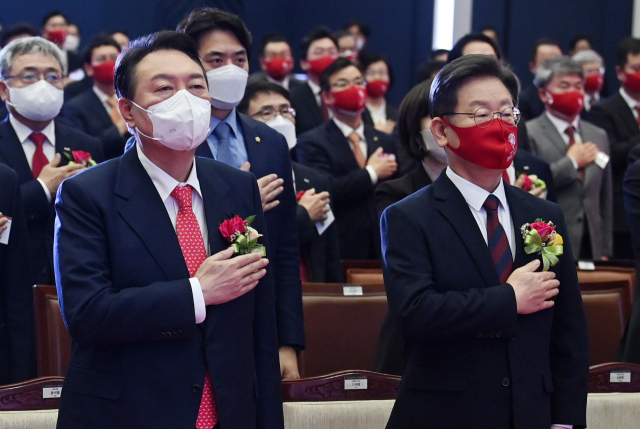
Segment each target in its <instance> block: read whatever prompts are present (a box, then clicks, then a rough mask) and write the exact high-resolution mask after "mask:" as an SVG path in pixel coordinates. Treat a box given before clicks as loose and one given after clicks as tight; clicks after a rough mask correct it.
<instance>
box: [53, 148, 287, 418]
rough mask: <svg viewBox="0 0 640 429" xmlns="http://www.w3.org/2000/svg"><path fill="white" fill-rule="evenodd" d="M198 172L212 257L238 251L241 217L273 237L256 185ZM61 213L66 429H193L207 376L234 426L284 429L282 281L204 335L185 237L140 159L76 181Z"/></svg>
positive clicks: (217, 319) (234, 308)
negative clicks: (231, 225) (235, 227)
mask: <svg viewBox="0 0 640 429" xmlns="http://www.w3.org/2000/svg"><path fill="white" fill-rule="evenodd" d="M195 162H196V165H197V172H198V180H199V181H200V184H201V189H202V196H203V200H204V208H205V214H206V218H207V227H208V231H209V246H210V250H211V254H215V253H218V252H220V251H222V250H224V249H226V248H227V247H228V246H229V244H228V243H227V242H226V241H225V240H224V238H223V237H222V235H221V234H220V233H219V232H218V225H219V224H220V223H221V222H223V221H224V220H225V219H229V218H230V217H231V216H232V215H233V214H237V215H239V216H241V217H242V218H246V217H248V216H250V215H257V217H256V220H255V222H254V223H253V226H254V227H255V228H256V229H257V230H258V231H265V229H266V225H265V221H264V217H263V215H262V204H261V201H260V193H259V190H258V187H257V184H256V182H255V178H254V177H253V176H252V175H251V174H249V173H246V172H241V171H239V170H237V169H234V168H231V167H228V166H226V165H223V164H221V163H218V162H216V161H212V160H207V159H202V158H199V157H196V161H195ZM56 211H57V214H58V219H59V221H58V222H57V224H56V278H57V280H58V295H59V297H60V307H61V310H62V314H63V317H64V320H65V323H66V325H67V328H68V330H69V333H70V334H71V337H72V339H73V353H72V358H71V365H70V367H69V370H68V372H67V375H66V378H65V384H64V389H63V391H64V393H63V394H62V402H61V405H60V413H59V417H58V428H71V427H83V428H84V427H91V428H114V427H175V428H178V427H182V428H187V427H193V426H195V421H196V418H197V415H198V409H199V407H200V401H201V397H202V388H201V386H202V384H203V382H204V379H205V374H206V373H207V371H208V372H209V373H210V374H211V379H212V381H213V386H214V391H215V397H216V398H215V399H216V404H217V409H218V416H219V421H220V425H221V426H222V427H225V428H227V429H233V428H237V429H241V428H242V429H244V428H249V427H251V428H253V427H256V428H274V429H281V428H282V427H283V421H282V404H281V394H280V373H279V367H278V353H277V335H276V320H275V313H274V308H275V303H274V290H273V289H274V285H273V278H272V276H271V274H267V276H265V277H264V278H263V279H262V280H260V282H259V284H258V286H257V287H256V288H255V289H254V290H252V291H250V292H248V293H247V294H245V295H242V296H241V297H239V298H236V299H234V300H232V301H229V302H227V303H224V304H220V305H210V306H208V307H207V316H206V319H205V321H204V322H203V323H202V324H199V325H196V324H195V316H194V308H193V295H192V292H191V286H190V283H189V272H188V270H187V265H186V263H185V260H184V257H183V255H182V251H181V249H180V244H179V242H178V238H177V235H176V232H175V230H174V229H173V227H172V225H171V222H170V220H169V217H168V216H167V212H166V208H165V206H164V204H163V202H162V200H161V199H160V198H159V196H158V192H157V190H156V189H155V187H154V184H153V182H152V181H151V179H150V177H149V175H148V174H147V173H146V171H145V170H144V168H143V167H142V164H141V163H140V160H139V159H138V155H137V152H136V151H135V150H130V151H128V152H127V153H126V154H125V155H124V156H122V157H121V158H118V159H115V160H112V161H110V162H107V163H104V164H102V165H100V166H98V167H96V168H93V169H90V170H88V171H86V172H84V173H82V174H79V175H77V176H75V177H74V178H72V179H69V180H67V181H65V182H64V183H63V185H62V186H61V187H60V189H59V191H58V198H57V201H56ZM78 232H80V233H78ZM263 243H264V244H265V245H266V247H267V257H271V255H272V251H273V248H271V247H270V246H269V242H268V240H264V241H263Z"/></svg>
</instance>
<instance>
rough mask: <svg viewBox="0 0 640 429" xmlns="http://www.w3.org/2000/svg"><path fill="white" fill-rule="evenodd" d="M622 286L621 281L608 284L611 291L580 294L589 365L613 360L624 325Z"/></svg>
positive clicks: (592, 291)
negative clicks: (583, 310) (587, 331)
mask: <svg viewBox="0 0 640 429" xmlns="http://www.w3.org/2000/svg"><path fill="white" fill-rule="evenodd" d="M616 283H618V286H617V287H614V286H615V285H616ZM623 283H624V281H618V282H612V283H609V285H610V286H611V288H610V289H608V290H586V291H582V292H581V294H582V302H583V303H584V309H585V313H586V316H587V327H588V329H589V364H590V365H596V364H601V363H605V362H611V361H613V360H614V359H615V355H616V350H617V348H618V344H619V343H620V339H621V338H622V334H623V333H624V327H625V323H626V319H625V313H624V294H625V292H624V289H623V287H624V286H623ZM560 287H562V286H560Z"/></svg>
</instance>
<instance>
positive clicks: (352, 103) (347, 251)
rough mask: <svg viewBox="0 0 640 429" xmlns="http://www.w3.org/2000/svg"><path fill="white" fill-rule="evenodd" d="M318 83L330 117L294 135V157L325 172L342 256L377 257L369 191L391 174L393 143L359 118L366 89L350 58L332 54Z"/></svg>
mask: <svg viewBox="0 0 640 429" xmlns="http://www.w3.org/2000/svg"><path fill="white" fill-rule="evenodd" d="M320 86H321V88H322V99H323V102H324V103H325V104H326V105H327V106H328V107H329V109H331V113H332V119H331V120H329V121H328V122H327V123H325V124H322V125H320V126H318V127H316V128H314V129H312V130H311V131H308V132H306V133H304V134H302V135H301V136H299V137H298V145H297V147H296V153H297V157H298V158H297V159H298V161H300V162H301V163H302V164H304V165H307V166H309V167H311V168H315V169H318V170H320V171H321V172H322V173H324V174H326V175H327V176H328V177H329V182H330V184H331V190H332V200H333V207H334V209H335V219H336V223H337V225H338V237H339V239H340V257H341V259H379V257H380V235H379V234H380V229H379V228H378V222H377V215H376V212H375V201H374V197H373V193H374V191H375V188H376V186H377V185H378V183H379V182H382V181H383V180H385V179H389V178H393V177H395V176H394V175H395V173H396V170H397V169H398V164H397V162H396V160H395V155H396V153H395V143H394V141H393V138H392V137H391V136H390V135H388V134H385V133H383V132H381V131H378V130H376V129H375V128H373V127H370V126H368V125H365V124H364V121H363V120H362V112H364V109H365V108H366V107H365V106H366V102H367V90H366V87H365V80H364V76H363V75H362V72H361V71H360V69H359V68H358V66H356V65H355V64H354V63H353V62H351V61H349V60H348V59H347V58H338V59H337V60H335V61H334V62H333V63H332V64H331V65H330V66H329V67H327V69H326V70H325V71H324V73H323V74H322V78H321V81H320Z"/></svg>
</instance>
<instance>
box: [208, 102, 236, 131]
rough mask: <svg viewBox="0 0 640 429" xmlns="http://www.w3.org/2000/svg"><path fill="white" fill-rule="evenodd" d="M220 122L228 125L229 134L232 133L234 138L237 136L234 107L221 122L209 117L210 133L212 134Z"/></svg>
mask: <svg viewBox="0 0 640 429" xmlns="http://www.w3.org/2000/svg"><path fill="white" fill-rule="evenodd" d="M220 122H226V123H227V124H229V127H231V132H232V133H233V135H234V137H237V136H238V119H237V115H236V108H235V107H234V108H233V110H231V112H229V114H228V115H227V117H226V118H224V120H222V121H221V120H220V119H218V118H216V117H215V116H213V115H211V131H210V133H213V130H215V129H216V127H217V126H218V124H219V123H220Z"/></svg>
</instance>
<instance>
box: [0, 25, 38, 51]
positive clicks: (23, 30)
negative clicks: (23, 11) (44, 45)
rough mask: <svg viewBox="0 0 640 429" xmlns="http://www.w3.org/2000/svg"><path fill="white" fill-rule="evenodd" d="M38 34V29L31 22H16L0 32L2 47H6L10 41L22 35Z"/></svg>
mask: <svg viewBox="0 0 640 429" xmlns="http://www.w3.org/2000/svg"><path fill="white" fill-rule="evenodd" d="M37 35H38V30H37V29H36V28H35V27H34V26H33V25H31V24H27V23H25V22H23V23H20V24H16V25H14V26H11V27H9V28H7V29H6V30H4V31H3V32H2V34H0V48H4V47H5V46H7V45H8V44H9V43H11V42H13V41H14V40H16V39H20V38H22V37H33V36H37Z"/></svg>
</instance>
